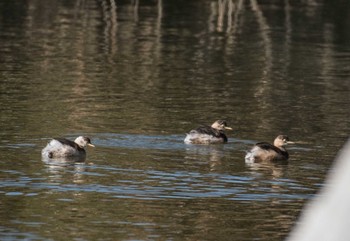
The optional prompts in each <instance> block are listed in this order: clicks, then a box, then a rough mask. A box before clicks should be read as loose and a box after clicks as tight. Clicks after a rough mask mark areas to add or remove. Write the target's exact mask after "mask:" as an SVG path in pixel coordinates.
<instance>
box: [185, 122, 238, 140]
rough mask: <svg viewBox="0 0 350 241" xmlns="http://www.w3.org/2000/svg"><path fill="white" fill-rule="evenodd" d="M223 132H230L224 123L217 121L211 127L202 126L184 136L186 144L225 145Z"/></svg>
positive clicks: (225, 137)
mask: <svg viewBox="0 0 350 241" xmlns="http://www.w3.org/2000/svg"><path fill="white" fill-rule="evenodd" d="M225 130H232V128H231V127H228V126H227V123H226V121H224V120H217V121H215V122H214V123H213V124H212V125H211V126H207V125H202V126H200V127H198V128H197V129H193V130H191V131H190V133H187V134H186V138H185V140H184V142H185V143H186V144H217V143H226V142H227V136H226V135H225Z"/></svg>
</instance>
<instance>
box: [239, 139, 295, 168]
mask: <svg viewBox="0 0 350 241" xmlns="http://www.w3.org/2000/svg"><path fill="white" fill-rule="evenodd" d="M293 143H294V142H291V141H289V138H288V136H286V135H279V136H277V137H276V139H275V140H274V142H273V145H272V144H270V143H267V142H259V143H256V144H255V145H254V146H253V148H252V149H251V150H250V151H249V152H247V154H246V156H245V161H246V163H254V162H269V161H287V160H288V158H289V154H288V152H287V150H286V149H285V146H286V145H287V144H293Z"/></svg>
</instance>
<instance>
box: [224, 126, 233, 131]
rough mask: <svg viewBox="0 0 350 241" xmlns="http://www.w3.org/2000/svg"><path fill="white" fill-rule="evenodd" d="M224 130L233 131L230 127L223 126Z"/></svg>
mask: <svg viewBox="0 0 350 241" xmlns="http://www.w3.org/2000/svg"><path fill="white" fill-rule="evenodd" d="M225 129H226V130H230V131H232V130H233V129H232V128H231V127H228V126H225Z"/></svg>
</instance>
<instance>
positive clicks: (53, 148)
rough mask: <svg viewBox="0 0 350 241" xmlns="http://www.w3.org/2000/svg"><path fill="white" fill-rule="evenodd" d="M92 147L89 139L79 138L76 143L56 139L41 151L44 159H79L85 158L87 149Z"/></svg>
mask: <svg viewBox="0 0 350 241" xmlns="http://www.w3.org/2000/svg"><path fill="white" fill-rule="evenodd" d="M86 146H91V147H95V146H94V145H93V144H91V140H90V138H89V137H85V136H79V137H77V138H76V139H75V140H74V141H71V140H68V139H65V138H54V139H52V140H51V141H50V142H49V143H48V144H47V145H46V147H45V148H44V149H43V150H42V151H41V155H42V157H44V158H62V157H77V158H85V156H86V152H85V147H86Z"/></svg>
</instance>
